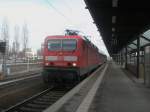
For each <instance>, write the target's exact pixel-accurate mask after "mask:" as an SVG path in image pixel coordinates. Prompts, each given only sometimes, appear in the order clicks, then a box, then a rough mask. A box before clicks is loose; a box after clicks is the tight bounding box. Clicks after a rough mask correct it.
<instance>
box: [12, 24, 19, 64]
mask: <svg viewBox="0 0 150 112" xmlns="http://www.w3.org/2000/svg"><path fill="white" fill-rule="evenodd" d="M14 31H15V32H14V42H13V54H14V56H15V63H16V58H17V54H18V52H19V47H20V44H19V26H18V25H16V26H15V28H14Z"/></svg>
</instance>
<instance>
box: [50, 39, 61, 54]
mask: <svg viewBox="0 0 150 112" xmlns="http://www.w3.org/2000/svg"><path fill="white" fill-rule="evenodd" d="M48 50H50V51H59V50H61V40H54V39H53V40H49V41H48Z"/></svg>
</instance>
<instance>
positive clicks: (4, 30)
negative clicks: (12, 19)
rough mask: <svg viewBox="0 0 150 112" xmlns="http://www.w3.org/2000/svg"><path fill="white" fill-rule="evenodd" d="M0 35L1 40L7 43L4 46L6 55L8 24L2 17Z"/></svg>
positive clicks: (7, 48)
mask: <svg viewBox="0 0 150 112" xmlns="http://www.w3.org/2000/svg"><path fill="white" fill-rule="evenodd" d="M1 37H2V40H3V41H5V42H6V44H7V47H6V55H7V54H8V50H9V25H8V21H7V19H6V18H5V19H4V21H3V23H2V29H1Z"/></svg>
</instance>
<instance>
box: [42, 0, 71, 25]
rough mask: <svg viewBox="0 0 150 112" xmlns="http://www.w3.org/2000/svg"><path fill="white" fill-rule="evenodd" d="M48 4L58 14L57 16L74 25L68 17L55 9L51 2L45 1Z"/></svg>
mask: <svg viewBox="0 0 150 112" xmlns="http://www.w3.org/2000/svg"><path fill="white" fill-rule="evenodd" d="M45 1H46V2H47V4H48V5H49V7H51V8H52V9H53V10H55V11H56V12H57V14H59V15H60V16H62V17H63V18H64V19H65V20H66V21H67V22H70V23H71V24H72V21H71V20H70V19H69V18H68V17H66V16H65V15H64V14H63V13H62V12H61V11H59V10H58V9H57V8H56V7H54V6H53V5H52V3H51V2H49V0H45Z"/></svg>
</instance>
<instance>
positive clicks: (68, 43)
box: [62, 39, 77, 51]
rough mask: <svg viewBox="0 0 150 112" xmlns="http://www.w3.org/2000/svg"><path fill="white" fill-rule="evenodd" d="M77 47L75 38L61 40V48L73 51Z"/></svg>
mask: <svg viewBox="0 0 150 112" xmlns="http://www.w3.org/2000/svg"><path fill="white" fill-rule="evenodd" d="M76 47H77V41H76V40H75V39H65V40H62V49H63V50H65V51H73V50H75V49H76Z"/></svg>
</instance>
